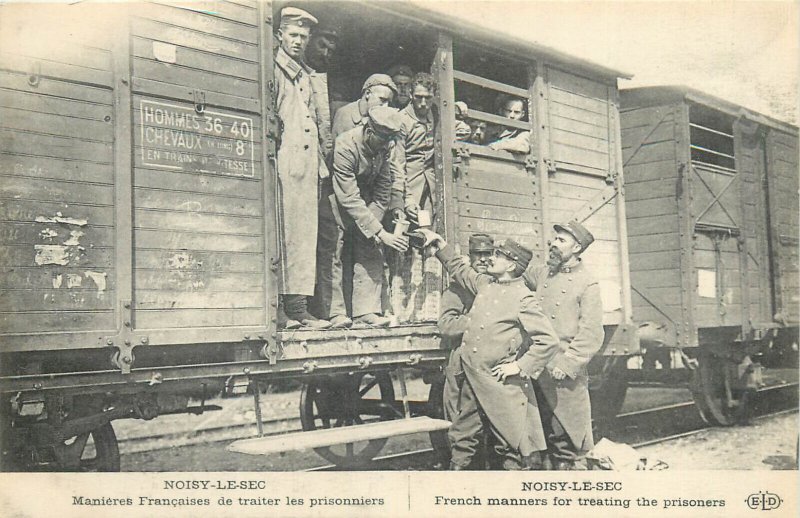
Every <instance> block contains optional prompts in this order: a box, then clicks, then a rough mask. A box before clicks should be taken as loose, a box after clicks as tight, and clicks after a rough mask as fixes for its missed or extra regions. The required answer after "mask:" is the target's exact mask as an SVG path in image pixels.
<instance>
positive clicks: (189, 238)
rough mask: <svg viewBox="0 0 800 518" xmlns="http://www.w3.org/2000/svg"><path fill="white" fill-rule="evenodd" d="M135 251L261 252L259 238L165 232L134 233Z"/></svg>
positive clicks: (260, 240)
mask: <svg viewBox="0 0 800 518" xmlns="http://www.w3.org/2000/svg"><path fill="white" fill-rule="evenodd" d="M134 239H135V242H136V247H137V249H139V248H146V249H156V250H176V249H179V250H180V249H186V250H206V251H216V252H226V251H231V252H261V251H262V250H263V248H264V247H263V244H262V239H261V237H260V236H231V235H220V234H190V233H188V232H170V231H165V230H137V231H135V232H134Z"/></svg>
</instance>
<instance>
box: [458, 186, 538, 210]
mask: <svg viewBox="0 0 800 518" xmlns="http://www.w3.org/2000/svg"><path fill="white" fill-rule="evenodd" d="M458 199H459V200H460V201H461V200H463V201H468V202H472V203H480V204H484V205H495V206H498V207H519V208H523V209H534V208H536V204H535V201H534V200H533V197H532V196H529V195H524V194H515V193H508V192H498V191H487V190H483V189H472V188H466V187H460V188H459V189H458Z"/></svg>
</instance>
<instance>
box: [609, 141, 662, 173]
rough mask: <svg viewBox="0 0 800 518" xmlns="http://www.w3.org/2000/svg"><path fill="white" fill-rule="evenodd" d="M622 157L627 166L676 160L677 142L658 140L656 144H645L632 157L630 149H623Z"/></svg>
mask: <svg viewBox="0 0 800 518" xmlns="http://www.w3.org/2000/svg"><path fill="white" fill-rule="evenodd" d="M622 158H623V161H624V163H625V167H629V166H632V165H639V164H650V163H653V162H661V161H665V160H672V161H674V160H675V142H674V141H667V142H658V143H655V144H644V145H642V146H641V147H640V148H639V149H638V150H637V151H636V154H635V155H634V156H633V157H631V150H630V149H623V150H622Z"/></svg>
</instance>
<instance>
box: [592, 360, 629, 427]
mask: <svg viewBox="0 0 800 518" xmlns="http://www.w3.org/2000/svg"><path fill="white" fill-rule="evenodd" d="M593 364H594V365H592V366H591V371H590V373H589V397H590V398H591V403H592V420H593V421H594V423H595V426H597V427H598V428H599V429H603V428H605V427H607V426H608V425H609V424H611V423H613V422H614V419H616V417H617V414H619V412H620V410H621V409H622V404H623V403H624V402H625V394H626V393H627V391H628V377H627V376H626V371H627V368H628V366H627V364H628V357H627V356H602V357H598V358H596V359H595V360H593Z"/></svg>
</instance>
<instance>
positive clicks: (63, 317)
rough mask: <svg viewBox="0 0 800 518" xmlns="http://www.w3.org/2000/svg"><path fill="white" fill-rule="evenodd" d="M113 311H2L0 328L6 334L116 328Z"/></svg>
mask: <svg viewBox="0 0 800 518" xmlns="http://www.w3.org/2000/svg"><path fill="white" fill-rule="evenodd" d="M115 325H116V324H115V319H114V313H112V312H111V311H97V312H84V311H60V312H37V313H32V312H31V313H28V312H25V313H0V329H2V332H3V333H4V334H14V333H25V334H31V333H47V332H53V331H54V330H58V331H61V332H70V331H84V330H86V329H92V330H102V329H114V327H115Z"/></svg>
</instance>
